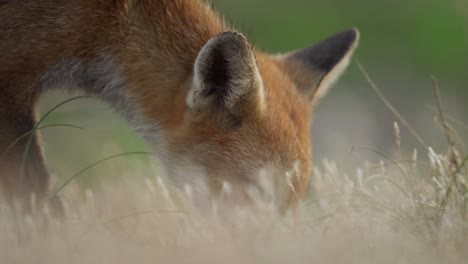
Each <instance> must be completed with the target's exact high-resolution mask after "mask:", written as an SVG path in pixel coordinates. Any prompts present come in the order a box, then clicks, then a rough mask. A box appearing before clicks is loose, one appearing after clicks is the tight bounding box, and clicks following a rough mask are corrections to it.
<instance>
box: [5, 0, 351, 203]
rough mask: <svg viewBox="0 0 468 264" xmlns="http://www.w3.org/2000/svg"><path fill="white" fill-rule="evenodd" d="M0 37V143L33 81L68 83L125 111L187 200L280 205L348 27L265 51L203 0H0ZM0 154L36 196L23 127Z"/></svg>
mask: <svg viewBox="0 0 468 264" xmlns="http://www.w3.org/2000/svg"><path fill="white" fill-rule="evenodd" d="M0 37H1V38H0V39H1V40H0V150H3V149H6V148H7V147H8V146H9V145H10V144H11V142H14V141H15V140H16V139H17V138H18V137H21V136H22V135H24V134H27V133H28V132H30V131H32V130H34V128H35V125H36V122H37V118H36V114H35V112H36V110H35V109H36V104H37V100H38V98H39V97H40V95H41V93H42V92H43V91H46V90H49V89H67V90H74V89H79V90H81V91H83V92H85V93H86V94H89V95H90V96H93V97H96V98H99V99H101V100H102V101H104V102H107V103H108V104H110V105H111V106H113V107H114V108H115V109H116V111H118V112H119V113H121V114H122V115H123V116H125V118H126V119H127V120H128V121H129V124H130V125H131V126H132V127H133V128H134V130H135V131H136V133H138V134H139V135H141V136H142V137H143V138H144V139H146V140H147V142H148V143H149V144H150V145H151V146H152V148H153V150H154V153H155V155H156V156H157V157H158V158H159V159H160V160H162V163H163V164H164V166H165V168H166V171H167V174H168V177H169V178H170V179H172V180H173V181H174V182H175V183H176V184H177V185H178V186H181V187H184V188H185V187H187V186H190V187H191V188H192V190H193V192H194V194H195V195H196V197H197V198H196V199H197V201H198V202H200V203H206V202H207V201H209V200H210V199H216V198H219V197H220V196H223V197H224V198H223V199H226V200H229V201H230V202H233V203H236V204H246V203H247V204H248V203H251V202H253V200H255V199H261V198H266V199H269V200H271V201H273V202H274V203H275V204H276V205H277V206H278V208H281V209H284V208H288V207H291V206H294V205H296V204H297V202H298V201H300V200H301V199H302V198H303V197H304V195H305V193H306V191H307V187H308V182H309V177H310V174H311V166H312V151H311V146H310V128H311V120H312V115H313V107H314V106H315V104H316V102H317V101H318V99H319V98H320V97H322V96H323V95H324V94H325V93H326V91H327V89H328V88H329V87H330V86H331V84H332V83H333V82H334V81H335V80H336V79H337V78H338V77H339V75H341V73H342V72H343V70H344V69H345V68H346V66H347V64H348V62H349V59H350V56H351V54H352V52H353V50H354V49H355V47H356V46H357V41H358V32H357V31H356V30H355V29H351V30H347V31H343V32H340V33H338V34H335V35H333V36H331V37H329V38H328V39H326V40H324V41H322V42H320V43H318V44H316V45H313V46H311V47H308V48H305V49H300V50H297V51H293V52H288V53H284V54H276V55H270V54H266V53H264V52H261V51H259V50H258V49H255V48H254V47H253V46H252V45H251V43H250V42H249V41H248V40H247V39H246V37H244V36H243V35H242V34H241V33H238V32H237V31H235V30H234V29H232V28H231V27H230V26H229V25H227V24H226V23H224V22H223V20H222V19H221V18H220V16H218V15H217V14H216V13H215V12H214V11H213V10H212V9H211V8H210V7H209V6H208V5H207V4H205V3H203V2H202V1H197V0H68V1H61V0H60V1H56V0H53V1H52V0H24V1H14V0H3V1H0ZM30 143H31V142H30ZM25 150H28V151H29V152H27V155H23V154H24V153H25ZM1 153H2V152H0V154H1ZM23 156H25V157H26V158H27V163H26V169H20V165H19V164H20V163H21V162H20V161H21V158H22V157H23ZM0 158H1V159H0V183H1V184H2V186H3V191H4V193H6V194H7V196H8V197H24V196H27V195H30V194H31V193H35V194H36V195H38V196H39V197H46V195H45V194H46V193H47V188H48V187H47V186H48V185H49V180H48V179H49V177H48V173H47V170H46V168H45V164H44V160H43V155H42V154H41V148H40V144H39V140H38V138H37V135H36V134H35V133H33V134H32V143H31V144H30V147H28V142H27V141H26V140H25V139H24V140H18V141H17V142H16V144H15V146H14V147H13V148H10V149H8V151H6V152H5V153H4V155H3V157H2V156H0ZM20 178H24V179H26V180H25V182H26V186H21V184H20V181H19V179H20ZM17 190H19V191H17ZM226 190H228V191H227V192H228V193H229V195H228V198H226V196H225V195H221V194H222V193H223V192H226ZM17 194H19V195H17Z"/></svg>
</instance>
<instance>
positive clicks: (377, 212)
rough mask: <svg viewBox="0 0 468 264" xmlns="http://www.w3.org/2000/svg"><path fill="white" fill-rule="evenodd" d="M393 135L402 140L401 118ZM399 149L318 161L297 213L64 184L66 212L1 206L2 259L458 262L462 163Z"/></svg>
mask: <svg viewBox="0 0 468 264" xmlns="http://www.w3.org/2000/svg"><path fill="white" fill-rule="evenodd" d="M395 136H396V141H397V142H399V137H400V135H399V129H398V127H397V126H396V129H395ZM396 147H397V151H396V153H395V154H394V155H393V156H395V159H397V160H393V159H392V158H390V157H388V158H387V157H382V158H383V159H384V161H382V162H380V163H379V164H370V163H366V164H364V166H363V167H362V168H356V169H351V170H349V171H340V170H339V169H338V167H337V165H336V164H335V163H334V162H333V161H324V162H323V164H321V165H320V166H318V167H316V168H315V171H314V182H313V183H312V184H313V186H314V188H313V190H312V195H311V197H310V199H308V200H307V201H306V202H305V203H304V204H303V206H302V208H301V210H299V212H298V213H297V214H295V215H294V216H291V215H287V216H279V215H277V214H276V213H274V210H272V209H271V205H269V204H267V203H265V204H263V205H258V206H257V208H255V209H254V210H253V212H252V211H246V210H242V209H239V208H229V210H223V213H219V212H220V211H221V210H216V209H214V210H212V211H209V212H204V213H203V214H202V213H201V212H199V211H198V210H197V209H195V208H193V207H192V206H191V202H190V193H189V192H188V193H184V192H178V191H177V190H175V189H174V188H172V187H171V186H170V185H168V184H167V183H165V181H163V180H161V179H159V178H155V179H147V180H142V181H141V182H135V181H134V180H133V181H131V182H120V183H112V184H110V183H109V184H107V185H106V186H102V187H101V188H98V189H96V190H94V191H93V192H91V191H86V192H83V191H82V190H80V188H79V187H78V186H76V185H70V186H67V188H66V189H65V193H64V194H63V195H64V197H65V198H66V200H67V201H68V202H67V208H66V211H67V213H66V215H67V217H66V218H63V219H56V218H53V217H51V216H50V214H49V213H48V210H47V209H44V208H42V209H40V208H37V209H36V210H35V212H34V213H33V214H32V215H31V216H27V217H18V215H17V214H15V213H14V212H13V211H12V210H10V209H8V207H6V206H5V205H3V207H2V208H1V211H0V234H2V235H1V236H0V246H1V247H0V256H1V258H2V261H1V262H2V263H345V262H346V263H463V262H464V261H465V260H466V259H467V257H468V252H467V251H466V249H467V248H468V222H467V221H466V202H465V201H466V200H465V198H466V188H465V187H466V182H465V180H466V176H467V175H466V169H465V168H464V166H465V164H464V163H462V162H463V161H462V160H461V159H460V160H458V161H455V160H454V157H452V156H451V155H452V153H453V151H456V150H454V149H453V148H454V146H451V149H452V150H451V151H450V152H449V154H447V155H440V154H436V153H435V152H434V151H433V150H432V149H429V151H428V153H426V154H425V156H427V158H423V159H422V160H419V159H418V157H417V154H416V152H415V153H413V154H412V155H411V156H410V157H403V154H401V153H402V151H401V149H400V148H401V146H399V145H397V146H396ZM355 151H367V150H364V149H363V148H359V147H357V148H356V149H355ZM376 155H378V154H376ZM454 162H456V164H458V165H456V166H455V165H454V164H455V163H454ZM32 202H33V201H32ZM213 208H218V209H219V208H220V205H218V206H216V205H215V206H214V207H213ZM225 209H226V208H225Z"/></svg>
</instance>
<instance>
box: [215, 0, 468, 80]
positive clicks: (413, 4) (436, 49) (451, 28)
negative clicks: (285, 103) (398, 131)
mask: <svg viewBox="0 0 468 264" xmlns="http://www.w3.org/2000/svg"><path fill="white" fill-rule="evenodd" d="M463 1H465V0H461V1H460V2H457V0H392V1H385V0H353V1H349V0H328V1H318V0H315V1H311V0H288V1H285V0H255V1H252V0H236V1H232V0H213V1H212V2H213V5H214V6H215V7H216V8H217V9H218V10H220V11H221V13H222V14H223V15H225V16H226V17H227V18H228V21H229V22H231V23H233V24H234V25H235V26H236V27H238V28H240V29H241V30H242V31H244V32H246V34H247V35H248V36H249V37H250V38H251V39H252V40H253V42H255V43H256V44H257V45H258V46H259V47H261V48H263V49H265V50H266V51H269V52H283V51H288V50H292V49H296V48H299V47H304V46H307V45H310V44H312V43H314V42H316V41H319V40H321V39H323V38H325V37H327V36H328V35H330V34H332V33H334V32H337V31H340V30H343V29H347V28H350V27H357V28H358V29H359V30H360V32H361V43H360V48H359V50H358V52H357V54H358V56H359V57H360V58H361V59H362V60H364V61H367V62H369V63H368V64H373V65H375V64H377V67H382V68H383V69H385V70H388V69H389V68H392V67H396V68H398V67H399V66H400V65H399V64H400V63H401V64H404V65H407V66H409V67H412V68H414V69H417V71H419V72H420V73H421V74H424V75H436V76H438V77H440V78H444V79H450V80H451V81H452V82H454V83H455V84H461V83H464V84H466V83H467V81H468V79H467V77H466V71H467V69H468V49H467V48H468V35H467V31H468V30H467V28H468V25H467V24H466V23H467V22H466V21H468V20H466V19H465V18H466V16H468V10H467V9H466V8H467V6H468V5H466V4H465V3H464V2H463Z"/></svg>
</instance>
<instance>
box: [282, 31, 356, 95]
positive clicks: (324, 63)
mask: <svg viewBox="0 0 468 264" xmlns="http://www.w3.org/2000/svg"><path fill="white" fill-rule="evenodd" d="M358 41H359V31H357V30H356V29H350V30H347V31H343V32H340V33H337V34H335V35H333V36H331V37H329V38H327V39H325V40H323V41H322V42H320V43H318V44H316V45H314V46H311V47H308V48H305V49H302V50H298V51H294V52H291V53H287V54H284V55H280V56H278V59H279V60H280V62H281V64H282V65H283V66H284V69H285V71H286V72H287V73H288V75H289V76H290V77H291V79H292V80H293V81H294V82H295V83H296V85H297V87H298V89H299V90H300V91H301V92H302V93H304V94H305V95H306V96H308V97H309V98H310V99H311V100H312V101H315V100H317V99H319V98H320V97H322V96H323V95H324V94H325V93H326V92H327V90H328V88H329V87H330V86H331V85H332V84H333V83H334V82H335V81H336V80H337V79H338V77H340V75H341V74H342V73H343V71H344V70H345V69H346V67H347V66H348V64H349V61H350V58H351V55H352V53H353V51H354V49H355V48H356V47H357V44H358Z"/></svg>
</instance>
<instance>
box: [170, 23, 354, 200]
mask: <svg viewBox="0 0 468 264" xmlns="http://www.w3.org/2000/svg"><path fill="white" fill-rule="evenodd" d="M358 38H359V33H358V31H357V30H355V29H352V30H348V31H344V32H341V33H338V34H335V35H333V36H331V37H330V38H328V39H326V40H324V41H323V42H321V43H318V44H316V45H314V46H311V47H309V48H306V49H302V50H298V51H294V52H290V53H286V54H281V55H274V56H272V55H267V54H264V53H261V52H259V51H257V50H255V49H253V48H252V46H251V45H250V44H249V42H248V41H247V39H246V38H245V37H244V36H243V35H241V34H240V33H237V32H232V31H229V32H225V33H222V34H220V35H217V36H215V37H213V38H212V39H210V40H209V41H208V42H207V43H206V44H205V45H204V47H203V48H202V49H201V51H200V52H199V54H198V56H197V58H196V60H195V62H194V65H193V73H192V75H191V78H190V80H189V81H188V83H187V84H186V86H187V87H186V89H185V90H186V92H184V93H181V95H180V97H179V100H181V101H183V105H182V106H179V108H180V109H179V110H177V111H176V112H177V114H178V115H181V120H182V121H181V122H178V123H177V124H172V125H167V126H166V127H165V129H164V134H165V139H166V141H167V142H166V144H167V145H166V149H167V151H166V154H165V159H166V162H165V163H166V164H167V165H168V166H167V168H168V173H169V176H170V177H173V178H175V181H176V182H177V183H179V184H182V185H183V186H185V185H189V186H190V185H191V186H193V188H194V189H195V191H196V192H198V193H199V194H200V193H201V194H203V195H204V196H205V198H208V197H212V198H217V197H218V198H219V197H220V196H223V197H224V199H229V198H226V197H231V198H232V199H233V200H234V201H236V203H239V202H240V201H247V202H248V201H251V200H252V199H256V198H255V197H267V198H268V199H271V200H272V201H274V203H275V204H277V205H278V207H279V208H288V207H290V206H293V205H295V204H297V202H298V201H299V200H300V199H301V198H302V197H303V196H304V195H305V193H306V190H307V186H308V182H309V176H310V174H311V159H312V152H311V145H310V128H311V120H312V114H313V107H314V105H315V103H316V102H317V100H318V99H319V98H320V97H322V96H323V95H324V94H325V93H326V91H327V90H328V88H329V87H330V86H331V85H332V83H333V82H334V81H335V80H337V78H338V77H339V76H340V75H341V74H342V72H343V70H344V69H345V68H346V66H347V65H348V63H349V60H350V57H351V55H352V53H353V51H354V49H355V48H356V46H357V42H358ZM257 195H258V196H257Z"/></svg>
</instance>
